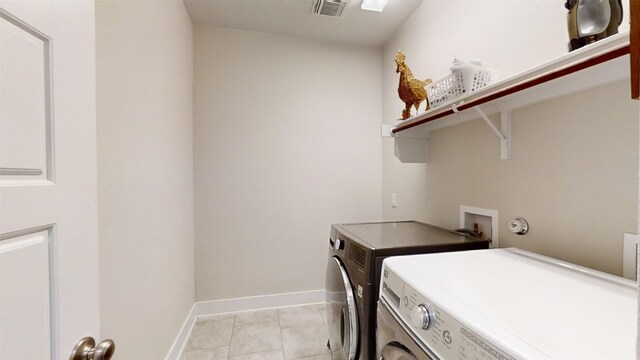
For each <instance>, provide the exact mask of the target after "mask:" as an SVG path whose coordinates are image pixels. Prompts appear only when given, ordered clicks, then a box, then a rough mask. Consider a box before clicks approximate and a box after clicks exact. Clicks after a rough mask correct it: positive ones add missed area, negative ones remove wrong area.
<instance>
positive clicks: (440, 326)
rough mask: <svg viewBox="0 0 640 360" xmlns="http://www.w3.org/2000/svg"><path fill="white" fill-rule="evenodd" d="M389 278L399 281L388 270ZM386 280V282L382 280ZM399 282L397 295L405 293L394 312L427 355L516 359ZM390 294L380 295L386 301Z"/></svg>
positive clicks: (467, 359)
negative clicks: (428, 353)
mask: <svg viewBox="0 0 640 360" xmlns="http://www.w3.org/2000/svg"><path fill="white" fill-rule="evenodd" d="M384 271H387V272H388V273H387V279H390V278H393V279H398V277H397V276H395V274H392V273H391V272H390V271H389V270H388V269H384ZM383 281H384V279H383ZM401 284H402V285H403V289H402V290H400V289H399V287H400V284H398V282H397V281H396V283H395V284H394V285H395V286H393V288H394V290H395V291H394V293H396V294H398V293H402V297H401V299H400V301H398V300H397V298H396V299H393V300H395V301H391V302H390V303H391V304H392V307H393V310H395V311H396V313H397V314H398V315H399V316H400V318H401V319H402V320H403V322H404V323H405V324H406V325H407V327H408V328H410V329H411V330H412V332H413V334H412V335H413V336H414V337H415V338H418V339H420V340H421V341H420V342H422V343H423V345H421V346H422V347H424V348H425V349H424V350H426V351H427V352H431V353H433V355H435V356H436V357H438V358H440V359H456V360H516V359H515V358H514V357H513V356H511V355H509V354H507V353H506V352H505V351H503V350H501V349H499V348H497V347H496V346H495V345H494V344H492V343H491V342H489V341H488V340H486V339H484V338H483V337H482V336H480V335H479V334H478V333H477V332H474V331H473V330H471V329H469V328H468V327H466V326H464V325H463V324H462V323H460V322H459V321H457V320H456V319H454V318H453V317H452V316H450V315H449V314H448V313H446V312H444V311H443V310H442V309H441V308H439V307H438V306H437V305H435V304H434V303H432V302H431V301H429V300H428V299H427V298H426V297H424V296H422V295H421V294H419V293H418V292H417V291H415V290H414V289H412V288H411V287H410V286H409V285H407V284H405V283H404V282H402V283H401ZM387 290H389V287H387ZM388 295H389V294H385V293H384V292H381V296H383V297H385V299H387V298H388V297H389V296H388Z"/></svg>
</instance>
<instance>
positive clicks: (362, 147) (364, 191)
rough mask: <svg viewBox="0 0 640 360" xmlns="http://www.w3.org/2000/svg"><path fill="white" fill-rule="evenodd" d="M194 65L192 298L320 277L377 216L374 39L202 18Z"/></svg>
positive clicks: (314, 283) (271, 288) (282, 289)
mask: <svg viewBox="0 0 640 360" xmlns="http://www.w3.org/2000/svg"><path fill="white" fill-rule="evenodd" d="M194 74H195V83H194V97H195V100H194V114H195V124H194V133H195V154H194V156H195V209H196V210H195V214H196V289H197V296H196V297H197V299H198V300H212V299H226V298H234V297H243V296H253V295H263V294H277V293H287V292H297V291H305V290H318V289H323V288H324V271H325V266H326V261H327V251H328V237H329V230H330V225H331V223H336V222H350V221H371V220H378V219H379V218H380V216H381V211H380V201H381V199H380V188H381V164H380V152H381V139H380V130H379V126H380V121H381V118H380V109H381V106H380V98H381V93H380V91H381V90H380V89H381V83H380V53H379V51H378V50H375V49H367V48H355V47H351V46H341V45H331V44H326V43H320V42H314V41H308V40H304V39H300V38H295V37H287V36H282V35H273V34H265V33H256V32H247V31H240V30H232V29H224V28H216V27H209V26H200V25H196V26H195V72H194Z"/></svg>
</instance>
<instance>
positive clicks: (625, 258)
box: [622, 233, 638, 280]
mask: <svg viewBox="0 0 640 360" xmlns="http://www.w3.org/2000/svg"><path fill="white" fill-rule="evenodd" d="M637 254H638V235H636V234H631V233H625V234H624V243H623V248H622V276H623V277H625V278H627V279H631V280H636V271H637V265H638V264H637V262H638V258H637Z"/></svg>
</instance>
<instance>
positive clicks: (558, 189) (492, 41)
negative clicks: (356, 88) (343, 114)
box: [382, 0, 638, 274]
mask: <svg viewBox="0 0 640 360" xmlns="http://www.w3.org/2000/svg"><path fill="white" fill-rule="evenodd" d="M625 10H628V6H627V7H626V8H625ZM627 12H628V11H627ZM565 16H566V11H565V10H564V8H563V7H562V3H559V2H558V1H547V0H545V1H539V0H536V1H532V0H527V1H525V0H523V1H486V0H482V1H480V0H473V1H471V0H466V1H457V0H455V1H434V0H430V1H429V0H427V1H425V2H424V3H423V4H422V5H421V6H420V7H419V8H418V10H417V11H416V12H415V13H414V14H413V15H412V17H411V18H410V19H409V20H408V21H407V22H406V23H405V24H404V25H403V26H402V27H401V28H400V29H399V30H398V31H397V32H396V34H395V35H394V36H393V37H392V39H391V40H390V41H389V42H388V43H387V44H386V45H385V47H384V51H383V102H382V104H383V110H382V113H383V122H385V123H393V122H394V121H395V119H397V118H398V117H399V115H400V112H401V110H402V108H403V104H402V102H401V101H400V100H399V99H398V95H397V92H396V90H397V82H398V75H397V74H396V73H395V63H394V60H393V59H394V54H395V51H396V50H398V49H401V50H404V51H405V52H406V54H407V63H408V65H409V66H410V67H411V69H412V71H413V73H414V75H416V76H417V77H420V78H426V77H432V78H433V79H434V80H437V79H439V78H442V77H444V76H446V75H447V74H448V72H449V70H448V67H449V66H450V64H451V61H452V59H453V58H454V57H456V56H457V57H460V58H467V59H468V58H478V59H480V60H482V61H483V63H484V64H485V65H486V66H489V67H493V68H497V69H500V70H503V71H504V72H505V74H506V75H507V76H509V75H513V74H516V73H518V72H521V71H524V70H526V69H528V68H531V67H534V66H536V65H540V64H542V63H544V62H547V61H549V60H551V59H553V58H556V57H559V56H561V55H563V54H565V53H566V52H567V50H566V49H567V47H566V43H567V40H568V36H567V35H566V33H567V32H566V20H565ZM452 19H455V21H452ZM628 28H629V26H628V24H627V23H626V21H625V22H624V23H623V26H621V30H628ZM628 99H629V91H628V84H626V83H619V84H612V85H609V86H606V87H603V88H601V89H595V90H590V91H587V92H584V93H580V94H576V95H572V96H570V97H565V98H563V99H558V100H554V101H550V102H546V103H543V104H538V105H535V106H531V107H527V108H523V109H519V110H517V111H514V112H513V114H512V115H513V122H512V136H513V142H512V154H511V160H508V161H500V160H499V143H498V141H497V140H496V138H495V136H494V135H493V134H492V133H491V132H490V130H489V129H488V128H487V127H486V125H484V123H482V121H481V120H474V121H472V122H469V123H466V124H463V125H459V126H455V127H451V128H447V129H443V130H439V131H434V132H432V134H431V138H430V143H429V157H430V158H429V163H428V164H427V165H422V164H401V163H400V162H399V161H398V160H396V159H395V157H394V155H393V141H392V140H386V141H385V142H384V145H383V193H382V199H383V214H384V216H385V218H393V219H402V218H417V219H421V220H424V221H427V222H431V223H434V224H436V225H441V226H445V227H450V228H451V227H457V226H458V220H459V219H458V214H459V206H460V205H470V206H477V207H484V208H491V209H496V210H499V211H500V220H501V221H500V242H501V246H517V247H521V248H524V249H529V250H533V251H536V252H539V253H542V254H546V255H550V256H554V257H558V258H561V259H565V260H568V261H572V262H576V263H579V264H583V265H586V266H590V267H594V268H597V269H601V270H604V271H608V272H611V273H614V274H620V273H621V269H622V264H621V262H622V239H623V232H625V231H626V232H635V231H636V228H637V213H638V210H637V199H638V196H637V194H638V190H637V167H638V164H637V159H638V152H637V146H638V134H637V132H638V130H637V129H638V121H637V120H638V118H637V116H638V113H637V106H636V105H635V104H634V103H633V102H632V101H630V100H628ZM605 104H610V105H608V106H605ZM392 193H397V194H398V208H392V207H391V206H390V199H391V194H392ZM515 216H522V217H524V218H526V219H527V220H529V222H530V227H531V231H530V233H529V234H528V235H526V236H523V237H521V236H516V235H513V234H511V233H509V232H508V231H507V228H506V223H507V221H508V219H509V218H510V217H515Z"/></svg>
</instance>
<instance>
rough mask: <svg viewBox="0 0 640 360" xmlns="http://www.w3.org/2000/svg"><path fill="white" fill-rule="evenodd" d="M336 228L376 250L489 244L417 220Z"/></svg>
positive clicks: (484, 245) (451, 248) (450, 248)
mask: <svg viewBox="0 0 640 360" xmlns="http://www.w3.org/2000/svg"><path fill="white" fill-rule="evenodd" d="M334 227H336V229H337V230H338V231H339V232H340V233H342V234H344V235H346V236H348V237H349V238H351V239H352V240H354V241H357V242H359V243H361V244H362V245H363V246H365V247H367V248H370V249H375V250H384V249H402V248H418V247H432V248H437V247H448V248H449V249H443V251H444V250H454V249H456V248H457V247H463V248H469V244H473V243H477V244H478V245H479V246H477V247H474V248H477V249H479V248H486V247H487V241H486V240H479V239H473V238H471V237H467V236H462V235H459V234H455V233H453V232H451V231H449V230H447V229H444V228H440V227H437V226H433V225H429V224H424V223H421V222H417V221H399V222H379V223H359V224H339V225H334Z"/></svg>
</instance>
